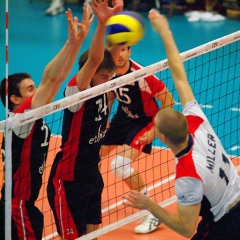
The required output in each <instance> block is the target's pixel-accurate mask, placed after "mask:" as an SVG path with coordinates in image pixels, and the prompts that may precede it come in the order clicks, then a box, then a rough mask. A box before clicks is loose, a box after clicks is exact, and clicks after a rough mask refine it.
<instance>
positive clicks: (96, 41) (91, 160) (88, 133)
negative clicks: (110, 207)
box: [47, 0, 123, 239]
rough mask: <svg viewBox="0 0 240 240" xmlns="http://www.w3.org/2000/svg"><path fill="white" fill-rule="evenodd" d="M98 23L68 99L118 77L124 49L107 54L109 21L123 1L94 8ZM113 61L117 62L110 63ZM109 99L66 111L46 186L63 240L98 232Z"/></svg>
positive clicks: (95, 4) (104, 97) (100, 98)
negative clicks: (101, 162)
mask: <svg viewBox="0 0 240 240" xmlns="http://www.w3.org/2000/svg"><path fill="white" fill-rule="evenodd" d="M90 5H91V8H92V10H93V12H94V14H95V16H96V17H97V19H98V23H97V28H96V31H95V34H94V37H93V40H92V43H91V46H90V49H89V50H88V51H86V52H84V53H83V54H82V55H81V56H80V59H79V72H78V74H77V75H76V76H75V77H73V78H72V80H71V81H70V82H69V83H68V85H67V87H66V89H65V92H64V94H65V96H66V97H67V96H70V95H73V94H75V93H78V92H81V91H84V90H86V89H87V88H91V87H94V86H97V85H99V84H102V83H104V82H107V81H108V80H110V79H111V78H112V76H113V75H114V73H115V71H116V65H115V63H114V58H115V56H117V57H118V56H119V52H120V48H121V46H117V45H115V46H112V47H111V48H110V49H109V50H105V46H104V42H105V33H106V21H107V20H108V18H109V17H110V16H112V15H113V14H114V13H116V12H119V11H121V10H122V7H123V2H122V0H115V1H113V7H108V1H107V0H103V1H99V2H97V1H96V0H93V1H92V3H90ZM112 56H113V57H112ZM107 118H108V106H107V94H106V93H105V94H100V95H99V96H96V97H94V98H91V99H89V100H86V101H84V102H81V103H79V104H76V105H73V106H71V107H69V108H67V109H65V110H64V120H63V126H62V146H61V151H60V152H58V153H57V155H56V157H55V160H54V163H53V166H52V169H51V174H50V177H49V182H48V186H47V194H48V200H49V203H50V206H51V209H52V211H53V213H54V217H55V222H56V225H57V231H58V233H59V235H60V236H61V239H76V238H78V237H80V236H82V235H83V234H87V233H90V232H92V231H94V230H96V229H97V228H98V226H99V224H100V223H101V222H102V219H101V195H102V190H103V179H102V176H101V173H100V171H99V167H98V163H99V161H100V156H99V150H100V144H101V141H102V138H103V137H104V136H105V133H106V123H107Z"/></svg>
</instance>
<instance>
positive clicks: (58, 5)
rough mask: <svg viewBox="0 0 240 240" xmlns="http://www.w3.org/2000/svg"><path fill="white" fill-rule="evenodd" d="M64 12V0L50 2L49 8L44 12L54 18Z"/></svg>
mask: <svg viewBox="0 0 240 240" xmlns="http://www.w3.org/2000/svg"><path fill="white" fill-rule="evenodd" d="M63 11H64V0H52V2H51V5H50V7H49V8H48V9H47V10H46V11H45V13H46V14H47V15H52V16H55V15H57V14H59V13H61V12H63Z"/></svg>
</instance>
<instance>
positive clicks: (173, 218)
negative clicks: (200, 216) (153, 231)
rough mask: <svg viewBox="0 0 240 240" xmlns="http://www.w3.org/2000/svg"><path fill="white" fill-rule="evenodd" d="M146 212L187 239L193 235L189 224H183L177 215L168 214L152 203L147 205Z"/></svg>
mask: <svg viewBox="0 0 240 240" xmlns="http://www.w3.org/2000/svg"><path fill="white" fill-rule="evenodd" d="M147 210H148V211H149V212H151V213H152V214H153V215H154V216H155V217H156V218H158V219H159V220H160V222H162V223H164V224H165V225H166V226H168V227H169V228H171V229H172V230H173V231H175V232H177V233H179V234H180V235H182V236H184V237H188V238H189V237H191V236H192V234H193V233H194V231H193V230H192V229H191V227H189V224H184V223H183V222H182V221H181V219H180V218H179V216H178V215H177V214H174V213H171V212H168V211H167V210H165V209H164V208H162V207H160V206H159V205H158V204H157V203H155V202H153V201H151V202H150V203H149V205H148V208H147Z"/></svg>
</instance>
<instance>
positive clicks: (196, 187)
mask: <svg viewBox="0 0 240 240" xmlns="http://www.w3.org/2000/svg"><path fill="white" fill-rule="evenodd" d="M149 19H150V21H151V23H152V26H153V27H154V29H155V30H156V31H157V32H158V33H159V34H160V36H161V38H162V40H163V43H164V46H165V49H166V53H167V57H168V64H169V67H170V70H171V73H172V78H173V81H174V84H175V87H176V89H177V92H178V94H179V97H180V100H181V103H182V106H183V113H180V112H178V111H175V110H173V109H163V110H161V111H159V112H158V114H157V116H156V117H155V127H156V134H157V136H158V138H159V139H160V140H161V141H162V142H163V143H164V144H165V145H167V146H168V147H169V148H170V149H171V150H172V151H173V153H174V155H175V157H176V158H175V165H176V181H175V190H176V195H177V201H178V205H177V209H178V213H177V214H173V213H171V212H169V211H167V210H165V209H164V208H162V207H160V206H159V205H158V204H156V203H154V202H153V201H152V200H151V199H149V198H148V197H146V196H144V195H142V194H141V193H139V192H137V191H131V192H130V193H129V194H128V195H126V196H124V198H125V199H127V200H128V202H124V204H125V205H127V206H133V207H136V208H139V209H147V210H148V211H150V212H151V213H152V214H153V215H154V216H155V217H157V218H158V219H159V220H160V221H161V222H162V223H164V224H165V225H167V226H168V227H169V228H171V229H172V230H174V231H175V232H177V233H179V234H181V235H183V236H185V237H188V238H189V237H192V238H191V239H193V240H200V239H207V240H213V239H221V240H229V239H231V240H238V239H240V228H239V226H240V177H239V175H238V174H237V172H236V170H235V168H234V165H233V164H232V162H231V160H230V158H229V157H228V156H227V154H226V152H225V151H224V149H223V147H222V145H221V142H220V140H219V138H218V137H217V135H216V134H215V132H214V130H213V129H212V127H211V125H210V123H209V122H208V120H207V118H206V116H205V115H204V113H203V112H202V110H201V108H200V107H199V105H198V103H197V102H196V100H195V98H194V94H193V92H192V90H191V88H190V85H189V83H188V80H187V77H186V73H185V70H184V65H183V63H182V60H181V57H180V55H179V51H178V49H177V47H176V44H175V42H174V39H173V36H172V33H171V31H170V29H169V25H168V22H167V20H166V18H165V17H164V16H162V15H160V14H159V13H158V12H157V11H155V10H152V11H150V12H149ZM199 216H201V217H202V219H201V221H200V223H199V224H198V227H197V230H196V226H197V223H198V220H199ZM195 231H196V232H195ZM194 233H195V234H194ZM193 234H194V235H193ZM192 235H193V236H192Z"/></svg>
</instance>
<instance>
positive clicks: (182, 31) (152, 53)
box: [0, 0, 240, 156]
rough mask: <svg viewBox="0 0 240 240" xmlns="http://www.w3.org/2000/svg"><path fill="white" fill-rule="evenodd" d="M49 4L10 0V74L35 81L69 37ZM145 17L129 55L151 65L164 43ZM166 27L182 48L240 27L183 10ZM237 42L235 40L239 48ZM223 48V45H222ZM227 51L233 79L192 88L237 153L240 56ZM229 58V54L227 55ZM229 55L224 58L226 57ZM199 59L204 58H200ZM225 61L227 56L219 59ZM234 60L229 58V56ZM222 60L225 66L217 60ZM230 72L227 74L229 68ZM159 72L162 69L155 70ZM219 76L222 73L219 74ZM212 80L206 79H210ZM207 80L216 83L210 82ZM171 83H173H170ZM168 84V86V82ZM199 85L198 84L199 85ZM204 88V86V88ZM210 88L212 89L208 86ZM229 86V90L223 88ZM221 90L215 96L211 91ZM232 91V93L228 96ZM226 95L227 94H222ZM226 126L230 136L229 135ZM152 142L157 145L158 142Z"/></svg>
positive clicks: (1, 7) (0, 28)
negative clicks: (193, 16) (139, 37)
mask: <svg viewBox="0 0 240 240" xmlns="http://www.w3.org/2000/svg"><path fill="white" fill-rule="evenodd" d="M48 7H49V2H46V1H41V0H33V2H32V3H29V2H28V0H11V1H9V27H8V28H9V74H12V73H15V72H28V73H30V74H31V75H32V79H33V80H34V81H35V82H36V83H37V85H38V83H39V81H40V79H41V75H42V71H43V69H44V67H45V66H46V64H47V63H48V62H49V61H50V60H51V59H52V58H53V57H54V56H55V54H56V53H57V52H58V51H59V50H60V48H61V47H62V46H63V44H64V42H65V41H66V38H67V23H66V19H65V15H64V14H60V15H58V16H55V17H47V16H45V13H44V12H45V10H46V8H48ZM66 7H70V8H71V9H72V11H73V13H74V15H76V16H78V17H79V18H80V19H81V15H82V13H81V12H82V6H81V5H80V4H68V5H67V6H66ZM141 14H142V15H143V17H144V19H145V23H146V34H145V37H144V39H143V40H142V41H141V42H140V43H139V44H137V45H135V46H133V47H132V50H133V53H132V58H133V59H134V60H136V61H138V62H140V63H141V64H143V65H150V64H153V63H155V62H158V61H160V60H163V59H165V58H166V55H165V52H164V48H163V45H162V43H161V41H160V40H159V37H158V35H157V34H156V33H155V32H154V31H153V29H152V28H151V26H150V24H149V22H148V19H147V12H141ZM0 23H1V24H0V56H1V58H0V76H1V77H0V79H2V78H4V77H5V74H6V73H5V69H6V67H5V45H6V42H5V2H4V1H3V0H0ZM169 23H170V27H171V29H172V32H173V34H174V36H175V39H176V42H177V45H178V47H179V50H180V52H184V51H186V50H189V49H192V48H194V47H197V46H199V45H201V44H204V43H207V42H209V41H212V40H214V39H217V38H220V37H223V36H225V35H227V34H230V33H233V32H235V31H238V30H240V21H239V20H235V19H227V20H225V21H220V22H210V23H209V22H195V23H191V22H188V21H187V18H186V17H185V16H183V15H174V16H172V17H171V18H169ZM95 25H96V20H95V21H94V23H93V24H92V26H91V30H90V33H89V36H88V37H87V39H86V40H85V42H84V44H83V46H82V50H81V52H80V54H81V53H82V52H83V51H84V50H86V49H87V48H88V47H89V44H90V42H91V37H92V35H93V33H94V28H95ZM239 46H240V43H239V44H238V45H235V48H238V49H239ZM226 51H227V50H226ZM239 54H240V53H239V52H238V55H237V56H235V58H234V56H231V59H235V60H234V61H238V66H239V68H237V69H235V70H234V71H235V76H238V77H237V78H235V79H231V80H230V81H229V82H228V83H227V85H226V84H225V81H224V79H222V80H221V82H220V80H219V81H218V80H217V81H218V82H216V83H215V82H213V81H216V76H214V78H213V79H212V81H211V78H210V79H209V78H208V79H207V81H205V82H204V81H203V83H202V82H200V81H198V82H196V85H195V86H194V92H195V93H196V94H198V93H199V92H202V94H198V95H197V96H198V97H199V98H200V99H198V101H199V102H200V103H201V104H208V105H210V106H212V107H211V108H204V111H205V112H206V114H207V115H208V116H209V118H210V121H211V122H212V123H213V125H214V124H216V123H217V124H216V126H214V128H215V130H216V131H217V133H218V134H219V136H220V137H221V139H222V141H223V143H224V145H225V147H226V149H227V151H228V153H229V154H231V155H238V156H239V155H240V140H239V139H240V130H239V127H238V126H239V123H240V117H239V114H240V111H230V110H229V109H230V108H236V109H240V104H239V102H240V101H239V96H240V92H239V89H240V56H239ZM231 59H230V60H231ZM226 60H228V61H226ZM198 61H204V59H202V58H201V59H199V60H198ZM223 61H226V64H229V59H223ZM231 61H233V60H231ZM220 66H224V64H222V63H221V65H220ZM216 68H218V62H216V63H215V64H214V67H213V69H212V71H215V70H216ZM77 70H78V67H77V64H75V65H74V67H73V70H72V72H71V74H70V75H69V78H68V79H70V78H71V77H72V76H73V74H75V73H76V72H77ZM198 71H201V74H203V75H204V71H209V70H206V69H204V67H202V68H199V70H198V69H195V70H191V71H189V73H188V74H189V77H191V74H192V76H196V75H198V74H199V73H198ZM222 74H225V75H226V77H229V70H226V73H224V72H223V73H222ZM230 75H231V74H230ZM158 76H159V77H161V78H163V77H162V76H163V75H160V74H159V75H158ZM221 77H222V75H221ZM209 81H210V82H209ZM169 84H170V83H169ZM209 84H210V85H214V84H217V85H218V86H219V87H218V88H210V89H209ZM170 85H171V84H170ZM168 87H169V88H171V86H168ZM198 87H199V88H198ZM63 89H64V85H63V86H62V89H61V90H60V92H59V93H58V95H57V96H56V98H55V100H57V99H60V98H62V96H63V95H62V92H63ZM206 89H208V91H206ZM211 89H212V90H211ZM226 89H227V90H226ZM216 94H219V97H216V98H214V99H215V100H214V101H212V96H214V95H216ZM229 95H231V98H230V99H229V97H228V98H227V96H229ZM222 96H225V97H226V98H222ZM4 118H5V109H4V108H3V106H2V105H1V104H0V120H3V119H4ZM230 131H231V132H232V133H231V136H230ZM156 145H159V143H158V142H156Z"/></svg>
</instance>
